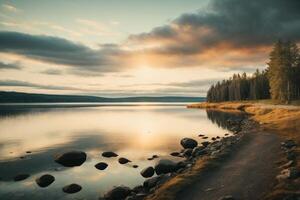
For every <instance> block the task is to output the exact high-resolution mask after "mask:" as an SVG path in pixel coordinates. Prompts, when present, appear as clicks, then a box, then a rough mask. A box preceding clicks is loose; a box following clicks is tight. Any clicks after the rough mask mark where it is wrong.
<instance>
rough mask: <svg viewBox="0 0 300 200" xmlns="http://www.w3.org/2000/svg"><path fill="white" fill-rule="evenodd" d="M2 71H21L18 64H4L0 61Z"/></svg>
mask: <svg viewBox="0 0 300 200" xmlns="http://www.w3.org/2000/svg"><path fill="white" fill-rule="evenodd" d="M2 69H22V67H21V66H20V64H19V63H18V62H15V63H4V62H1V61H0V70H2Z"/></svg>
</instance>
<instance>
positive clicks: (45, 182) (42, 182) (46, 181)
mask: <svg viewBox="0 0 300 200" xmlns="http://www.w3.org/2000/svg"><path fill="white" fill-rule="evenodd" d="M54 181H55V178H54V176H52V175H50V174H45V175H43V176H41V177H39V178H37V179H36V180H35V182H36V184H38V186H40V187H42V188H43V187H47V186H49V185H51V184H52V183H53V182H54Z"/></svg>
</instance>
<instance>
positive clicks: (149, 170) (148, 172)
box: [141, 167, 154, 178]
mask: <svg viewBox="0 0 300 200" xmlns="http://www.w3.org/2000/svg"><path fill="white" fill-rule="evenodd" d="M141 175H142V176H143V177H144V178H149V177H152V176H153V175H154V168H153V167H147V168H145V169H143V170H142V171H141Z"/></svg>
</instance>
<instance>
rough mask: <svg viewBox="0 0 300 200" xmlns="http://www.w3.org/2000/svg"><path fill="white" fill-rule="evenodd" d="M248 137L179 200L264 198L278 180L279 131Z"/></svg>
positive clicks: (248, 199)
mask: <svg viewBox="0 0 300 200" xmlns="http://www.w3.org/2000/svg"><path fill="white" fill-rule="evenodd" d="M244 137H245V138H244V139H243V141H242V142H241V144H239V145H238V146H237V147H236V148H235V150H234V151H235V152H233V153H232V155H231V156H230V157H229V158H227V159H226V160H225V162H224V163H223V164H222V165H221V166H220V167H218V168H216V169H214V170H210V171H207V173H204V174H203V175H202V176H203V177H199V180H200V181H198V182H197V183H196V184H194V185H193V186H192V187H189V188H187V189H185V190H183V191H182V192H181V193H179V195H178V196H177V198H176V200H218V199H219V198H221V197H224V196H226V195H231V196H233V197H234V198H235V199H240V200H256V199H261V197H262V196H263V195H264V193H265V192H267V191H268V190H269V189H270V187H271V186H272V183H274V178H275V176H276V173H277V166H276V158H278V154H279V153H280V141H279V138H278V137H277V136H276V135H275V134H270V133H262V132H259V133H250V134H248V135H245V136H244Z"/></svg>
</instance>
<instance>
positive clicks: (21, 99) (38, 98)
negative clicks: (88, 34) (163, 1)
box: [0, 91, 206, 103]
mask: <svg viewBox="0 0 300 200" xmlns="http://www.w3.org/2000/svg"><path fill="white" fill-rule="evenodd" d="M205 100H206V98H204V97H185V96H136V97H114V98H111V97H98V96H84V95H54V94H35V93H22V92H5V91H0V103H128V102H145V103H146V102H147V103H151V102H161V103H168V102H190V103H192V102H195V103H196V102H203V101H205Z"/></svg>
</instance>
